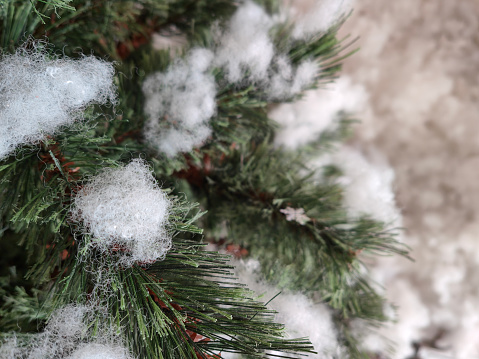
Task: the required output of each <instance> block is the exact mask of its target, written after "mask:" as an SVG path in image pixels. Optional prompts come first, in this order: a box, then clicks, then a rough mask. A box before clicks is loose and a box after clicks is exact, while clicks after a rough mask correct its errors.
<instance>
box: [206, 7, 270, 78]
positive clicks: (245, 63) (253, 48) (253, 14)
mask: <svg viewBox="0 0 479 359" xmlns="http://www.w3.org/2000/svg"><path fill="white" fill-rule="evenodd" d="M272 25H273V21H272V19H271V18H270V16H269V15H268V14H266V12H265V11H264V10H263V8H261V7H260V6H259V5H257V4H255V3H253V2H252V1H246V2H245V3H244V4H243V5H241V6H240V7H239V8H238V10H237V11H236V13H235V14H234V15H233V17H232V18H231V20H230V23H229V26H228V29H226V32H225V33H224V34H223V35H222V37H221V39H220V45H219V48H218V49H217V50H216V57H215V65H217V66H220V67H224V68H225V70H226V74H227V76H228V80H229V81H230V82H238V81H241V80H243V78H244V76H245V73H246V72H248V73H249V77H250V80H253V81H255V80H256V81H258V80H263V79H264V78H266V76H267V72H268V68H269V66H270V64H271V61H272V59H273V56H274V45H273V43H272V41H271V39H270V37H269V35H268V31H269V29H270V27H271V26H272Z"/></svg>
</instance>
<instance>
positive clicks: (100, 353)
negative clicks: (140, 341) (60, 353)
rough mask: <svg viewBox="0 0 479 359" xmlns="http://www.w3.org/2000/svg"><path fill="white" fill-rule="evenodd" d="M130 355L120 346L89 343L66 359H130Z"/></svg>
mask: <svg viewBox="0 0 479 359" xmlns="http://www.w3.org/2000/svg"><path fill="white" fill-rule="evenodd" d="M130 358H131V356H130V353H128V351H127V350H126V349H125V348H123V347H121V346H112V345H105V344H96V343H90V344H86V345H84V346H83V347H81V348H80V349H78V350H76V351H75V352H74V353H73V354H72V355H71V356H69V357H68V359H130Z"/></svg>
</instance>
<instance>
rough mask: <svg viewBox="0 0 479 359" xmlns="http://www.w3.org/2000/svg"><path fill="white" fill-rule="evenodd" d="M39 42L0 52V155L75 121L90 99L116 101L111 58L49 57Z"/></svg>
mask: <svg viewBox="0 0 479 359" xmlns="http://www.w3.org/2000/svg"><path fill="white" fill-rule="evenodd" d="M40 44H41V43H40V42H37V43H33V45H32V46H33V49H31V50H30V49H28V50H27V49H26V48H19V49H18V50H17V51H16V52H15V53H14V54H12V55H3V56H2V58H1V61H0V126H1V127H2V131H1V132H0V159H2V158H4V157H5V156H7V155H9V154H11V153H12V152H13V151H14V150H15V148H17V147H18V146H20V145H21V144H25V143H34V142H37V141H39V140H41V139H43V138H44V137H45V136H46V135H52V134H53V133H55V131H57V130H58V129H59V128H60V127H61V126H63V125H68V124H71V123H73V122H74V121H75V120H76V119H78V118H79V117H81V110H82V109H84V108H85V107H86V106H88V105H90V104H92V103H98V104H104V103H106V102H107V101H111V102H115V88H114V86H113V75H114V69H113V65H112V64H111V63H107V62H105V61H102V60H100V59H97V58H95V57H93V56H83V57H82V58H80V59H77V60H74V59H70V58H66V57H64V58H57V57H51V56H49V55H48V54H47V53H46V50H44V49H41V48H40Z"/></svg>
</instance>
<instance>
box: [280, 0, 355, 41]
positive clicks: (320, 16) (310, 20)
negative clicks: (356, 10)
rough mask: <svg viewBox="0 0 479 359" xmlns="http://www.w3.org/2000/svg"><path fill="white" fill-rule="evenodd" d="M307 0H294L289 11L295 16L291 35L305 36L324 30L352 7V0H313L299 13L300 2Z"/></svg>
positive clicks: (298, 37)
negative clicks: (305, 10)
mask: <svg viewBox="0 0 479 359" xmlns="http://www.w3.org/2000/svg"><path fill="white" fill-rule="evenodd" d="M307 2H311V1H308V0H299V1H298V0H295V1H294V2H293V3H292V6H291V7H290V9H289V11H291V12H292V13H293V15H296V16H294V17H295V18H296V24H295V27H294V29H293V33H292V35H293V37H294V38H297V39H302V38H307V37H309V36H313V35H315V34H317V33H321V32H326V31H328V30H329V29H330V28H331V27H332V26H334V25H336V24H337V23H338V21H340V19H341V18H342V17H343V16H345V15H347V14H348V13H349V12H350V11H351V9H352V3H353V1H352V0H315V1H314V5H313V6H311V7H309V6H308V5H309V4H305V5H306V6H307V7H308V11H307V12H306V13H301V9H300V7H301V5H302V3H307Z"/></svg>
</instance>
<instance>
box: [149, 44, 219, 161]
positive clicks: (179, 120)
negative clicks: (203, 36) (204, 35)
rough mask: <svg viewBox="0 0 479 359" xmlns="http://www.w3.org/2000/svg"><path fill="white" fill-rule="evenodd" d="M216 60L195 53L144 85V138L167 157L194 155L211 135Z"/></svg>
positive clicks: (207, 54) (203, 51)
mask: <svg viewBox="0 0 479 359" xmlns="http://www.w3.org/2000/svg"><path fill="white" fill-rule="evenodd" d="M213 57H214V55H213V53H212V52H211V51H209V50H206V49H194V50H192V51H191V52H190V54H189V56H188V57H187V58H186V59H185V60H178V61H177V62H175V63H174V64H173V65H172V66H170V67H169V68H168V70H167V71H166V72H158V73H155V74H153V75H151V76H149V77H148V78H147V79H146V80H145V82H144V84H143V93H144V95H145V98H146V101H145V106H144V111H145V113H146V115H147V117H148V118H147V121H146V123H145V127H144V136H145V139H146V140H147V142H149V143H150V144H151V145H152V146H154V147H156V148H157V149H158V150H159V151H161V152H164V153H165V154H166V155H167V156H170V157H172V156H175V155H176V154H177V153H179V152H188V151H191V150H192V149H193V148H194V147H198V146H200V145H202V144H203V143H204V142H205V141H206V139H207V138H208V137H209V136H210V134H211V128H210V126H209V122H208V121H209V119H210V118H211V117H212V116H214V115H215V113H216V99H215V96H216V84H215V79H214V77H213V75H212V74H211V73H210V72H209V67H210V64H211V62H212V60H213Z"/></svg>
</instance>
